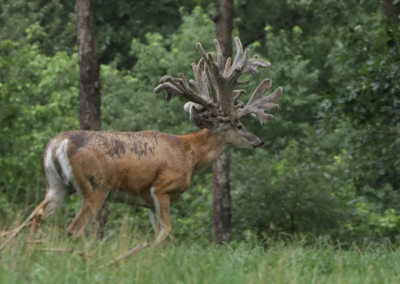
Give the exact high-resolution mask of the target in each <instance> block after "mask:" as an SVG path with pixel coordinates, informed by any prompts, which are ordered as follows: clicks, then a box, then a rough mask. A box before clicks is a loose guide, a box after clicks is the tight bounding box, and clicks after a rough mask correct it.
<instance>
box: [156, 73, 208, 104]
mask: <svg viewBox="0 0 400 284" xmlns="http://www.w3.org/2000/svg"><path fill="white" fill-rule="evenodd" d="M180 76H181V78H173V77H172V76H169V75H168V76H164V77H162V78H161V79H160V85H158V86H157V87H156V88H155V89H154V92H155V93H157V94H158V93H160V92H161V91H162V90H166V92H167V100H170V99H171V98H172V95H173V94H177V95H180V96H183V97H185V98H187V99H188V100H189V101H191V102H194V103H196V104H199V105H201V106H203V107H204V108H205V109H207V110H211V109H210V106H209V103H208V101H207V100H206V99H204V98H203V97H202V96H201V95H199V94H197V93H196V92H194V91H193V90H192V89H191V88H190V87H189V84H188V82H187V80H186V78H185V76H183V74H180ZM168 81H170V82H171V83H167V82H168Z"/></svg>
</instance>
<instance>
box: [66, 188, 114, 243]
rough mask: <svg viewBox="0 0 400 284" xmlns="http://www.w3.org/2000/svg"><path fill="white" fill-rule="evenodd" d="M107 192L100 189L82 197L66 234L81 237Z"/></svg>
mask: <svg viewBox="0 0 400 284" xmlns="http://www.w3.org/2000/svg"><path fill="white" fill-rule="evenodd" d="M108 192H109V190H108V189H107V190H106V189H101V190H97V191H94V192H92V193H89V194H86V195H85V196H84V197H83V202H82V206H81V209H80V210H79V212H78V214H77V215H76V216H75V219H74V220H73V221H72V223H71V224H70V225H69V227H68V229H67V232H68V235H70V236H71V237H73V238H81V237H82V235H83V234H84V232H85V229H86V227H87V225H88V224H89V222H90V220H92V219H93V217H94V216H95V215H96V214H97V212H98V211H99V209H100V207H101V206H102V205H103V203H104V200H105V199H106V197H107V194H108Z"/></svg>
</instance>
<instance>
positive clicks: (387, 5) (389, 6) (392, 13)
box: [381, 0, 400, 25]
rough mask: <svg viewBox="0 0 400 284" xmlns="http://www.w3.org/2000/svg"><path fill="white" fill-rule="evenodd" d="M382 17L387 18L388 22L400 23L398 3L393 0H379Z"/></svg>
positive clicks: (399, 5)
mask: <svg viewBox="0 0 400 284" xmlns="http://www.w3.org/2000/svg"><path fill="white" fill-rule="evenodd" d="M381 7H382V18H383V19H387V20H388V22H389V24H392V25H397V24H399V23H400V18H399V16H400V3H397V4H393V0H381Z"/></svg>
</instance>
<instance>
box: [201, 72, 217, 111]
mask: <svg viewBox="0 0 400 284" xmlns="http://www.w3.org/2000/svg"><path fill="white" fill-rule="evenodd" d="M204 73H205V75H206V77H207V81H208V86H209V87H210V96H211V99H212V101H213V103H214V104H216V103H217V101H218V100H217V89H216V87H215V85H214V81H213V80H212V78H211V74H210V71H209V69H208V66H207V65H206V66H205V67H204ZM203 76H204V75H203Z"/></svg>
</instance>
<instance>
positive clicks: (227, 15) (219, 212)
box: [212, 0, 234, 244]
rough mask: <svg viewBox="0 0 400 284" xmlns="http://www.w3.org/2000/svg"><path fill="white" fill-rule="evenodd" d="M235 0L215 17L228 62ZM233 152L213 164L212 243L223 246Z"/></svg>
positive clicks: (225, 0) (223, 1)
mask: <svg viewBox="0 0 400 284" xmlns="http://www.w3.org/2000/svg"><path fill="white" fill-rule="evenodd" d="M233 13H234V8H233V0H218V2H217V12H216V13H215V15H214V16H213V21H214V22H215V34H216V37H217V40H218V41H219V44H220V46H221V51H222V55H223V56H224V59H225V60H226V59H227V58H228V57H232V30H233ZM230 163H231V151H230V150H229V149H226V150H225V151H224V152H223V153H222V154H221V156H219V157H218V158H217V159H216V160H215V162H214V164H213V226H212V242H213V243H214V244H221V243H224V242H230V240H231V216H232V206H231V189H230V176H229V173H230Z"/></svg>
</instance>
